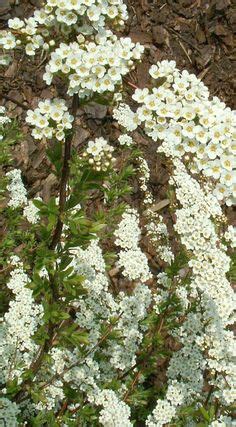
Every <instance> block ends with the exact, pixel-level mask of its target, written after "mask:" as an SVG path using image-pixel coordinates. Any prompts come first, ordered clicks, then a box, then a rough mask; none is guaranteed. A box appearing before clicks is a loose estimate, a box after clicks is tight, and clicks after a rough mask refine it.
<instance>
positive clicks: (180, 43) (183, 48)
mask: <svg viewBox="0 0 236 427" xmlns="http://www.w3.org/2000/svg"><path fill="white" fill-rule="evenodd" d="M179 45H180V47H181V48H182V50H183V51H184V53H185V55H186V56H187V58H188V60H189V62H190V64H192V63H193V61H192V59H191V58H190V56H189V54H188V52H187V50H186V49H185V47H184V45H183V43H182V42H181V41H180V40H179Z"/></svg>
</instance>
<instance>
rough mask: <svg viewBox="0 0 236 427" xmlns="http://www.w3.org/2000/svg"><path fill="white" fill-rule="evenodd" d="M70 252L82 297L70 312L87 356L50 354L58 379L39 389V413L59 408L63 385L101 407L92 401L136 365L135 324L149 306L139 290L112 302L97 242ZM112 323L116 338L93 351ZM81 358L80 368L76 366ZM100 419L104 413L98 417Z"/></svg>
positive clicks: (146, 293)
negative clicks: (41, 393)
mask: <svg viewBox="0 0 236 427" xmlns="http://www.w3.org/2000/svg"><path fill="white" fill-rule="evenodd" d="M70 252H71V255H72V257H73V261H72V264H71V266H73V267H74V269H75V271H76V272H78V273H79V274H81V275H83V276H84V277H85V281H84V287H85V288H86V290H87V294H86V295H85V296H81V297H80V298H79V299H78V300H76V301H74V302H73V306H74V308H75V310H76V322H77V324H78V326H79V327H80V328H82V329H85V330H87V332H88V335H89V336H88V338H89V345H88V347H87V350H90V355H89V356H88V357H86V358H85V359H84V357H83V354H82V353H81V351H80V350H78V349H74V351H70V350H67V349H63V348H53V349H52V350H51V352H50V356H51V358H52V366H51V371H52V372H53V374H55V373H56V374H59V375H60V381H61V383H60V384H59V382H55V381H53V382H52V383H51V384H50V385H48V386H47V387H46V388H45V390H44V404H43V406H41V408H42V409H49V408H58V407H59V405H60V401H62V400H63V384H64V382H66V383H70V384H72V385H73V388H76V389H77V390H78V391H80V392H83V393H86V395H87V398H88V400H89V402H91V403H95V404H97V405H102V401H101V403H97V398H98V396H100V393H101V389H102V388H103V387H104V384H106V383H108V382H109V381H112V379H114V378H116V377H117V373H118V372H121V371H125V370H127V369H130V368H131V367H132V366H133V365H134V364H135V362H136V352H137V349H138V346H139V344H140V342H141V340H142V336H143V335H142V331H143V327H141V326H140V322H141V321H142V320H143V319H144V318H145V317H146V316H147V309H148V307H149V305H150V304H151V291H150V290H149V289H148V287H147V286H145V285H138V286H137V287H136V288H135V290H134V293H133V294H132V295H130V296H127V295H125V294H124V293H122V292H121V293H120V294H118V296H117V297H114V296H113V295H112V294H111V293H110V291H109V281H108V276H107V274H106V265H105V262H104V259H103V255H102V251H101V249H100V247H99V244H98V241H97V240H93V241H92V242H91V243H90V245H89V246H88V248H87V249H86V250H82V249H81V248H72V249H71V250H70ZM116 318H117V322H116V323H115V324H114V326H113V329H114V331H117V332H118V333H119V337H120V339H119V340H118V341H117V340H114V339H110V338H109V337H108V338H107V345H106V346H105V347H104V349H101V348H99V346H98V343H99V340H100V339H101V338H102V336H103V333H104V324H105V325H106V324H108V325H109V324H110V323H111V321H112V319H113V322H114V319H116ZM102 327H103V328H102ZM102 331H103V332H102ZM96 352H99V353H98V354H99V355H101V354H102V362H98V361H97V360H96ZM81 358H82V359H83V363H80V360H81ZM50 375H51V372H50ZM54 386H55V387H56V388H55V387H54ZM114 409H115V408H114ZM116 409H117V408H116ZM127 409H128V407H127ZM104 410H105V408H104ZM105 414H107V415H105ZM106 416H108V412H107V410H106V411H105V412H104V417H106ZM104 420H105V418H104ZM121 420H122V421H123V418H121ZM104 422H105V421H104ZM117 422H118V421H117ZM120 422H121V421H120ZM104 425H105V424H104ZM111 425H112V424H111ZM114 425H115V424H114ZM119 425H122V426H123V424H119Z"/></svg>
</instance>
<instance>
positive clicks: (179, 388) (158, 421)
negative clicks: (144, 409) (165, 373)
mask: <svg viewBox="0 0 236 427" xmlns="http://www.w3.org/2000/svg"><path fill="white" fill-rule="evenodd" d="M184 395H185V391H184V384H181V383H179V382H177V381H172V382H170V384H169V386H168V389H167V392H166V399H165V400H161V399H159V400H158V401H157V404H156V407H155V409H154V410H153V412H152V414H151V415H149V416H148V417H147V420H146V425H147V426H148V427H162V426H163V425H166V424H168V423H170V422H171V421H172V419H173V418H174V417H175V414H176V408H177V407H178V406H179V405H181V404H182V403H183V401H184Z"/></svg>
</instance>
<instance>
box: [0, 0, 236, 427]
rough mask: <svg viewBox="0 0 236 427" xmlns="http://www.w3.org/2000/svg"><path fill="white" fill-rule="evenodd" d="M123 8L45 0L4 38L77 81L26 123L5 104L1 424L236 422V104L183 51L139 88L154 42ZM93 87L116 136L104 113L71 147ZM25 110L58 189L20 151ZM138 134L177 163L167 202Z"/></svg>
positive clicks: (66, 81)
mask: <svg viewBox="0 0 236 427" xmlns="http://www.w3.org/2000/svg"><path fill="white" fill-rule="evenodd" d="M127 17H128V15H127V8H126V6H125V4H123V1H122V0H67V1H65V0H47V1H46V2H45V4H44V6H43V7H42V8H41V9H39V10H36V11H35V12H34V15H33V16H32V17H29V18H25V19H24V20H20V19H19V18H17V17H16V18H14V19H10V20H9V22H8V26H9V29H8V30H4V31H3V32H2V33H1V36H0V45H1V47H2V49H3V56H2V57H4V58H7V55H9V54H14V50H15V51H16V55H19V54H22V52H25V53H26V54H27V55H28V56H29V57H30V58H31V61H32V62H33V61H36V62H37V61H38V59H39V57H40V60H41V61H42V58H43V63H45V73H44V79H45V82H46V83H47V84H48V85H51V84H54V85H57V84H59V85H60V87H62V86H63V87H64V88H65V93H66V92H67V96H66V98H65V99H63V98H60V99H59V98H55V99H42V100H40V101H39V102H38V106H37V107H35V108H34V109H30V108H29V109H28V111H27V112H26V114H25V115H24V116H23V120H22V123H21V124H17V123H16V122H14V121H13V120H12V119H10V118H9V117H8V112H7V110H6V109H5V108H4V107H0V143H1V152H0V166H1V202H2V203H1V206H2V212H1V213H2V224H3V229H4V233H3V234H4V235H3V239H2V241H1V244H0V246H1V261H0V262H1V273H2V279H1V311H2V315H1V316H2V317H1V323H0V335H1V341H0V355H1V357H0V366H1V374H0V384H1V396H0V426H6V427H13V426H52V427H53V426H55V427H56V426H61V427H67V426H68V427H69V426H104V427H131V426H137V427H139V426H149V427H159V426H160V427H161V426H176V427H181V426H189V427H191V426H199V427H201V426H202V427H204V426H210V427H218V426H219V427H228V426H234V425H235V421H234V418H233V405H234V403H235V398H236V392H235V390H236V375H235V372H236V369H235V343H234V335H233V325H234V321H235V314H234V309H235V296H234V292H233V288H232V287H231V283H230V282H231V280H234V278H235V276H236V271H235V256H234V255H233V248H235V246H236V233H235V228H234V227H233V226H232V225H229V224H228V223H227V218H226V216H225V206H227V205H228V206H232V205H233V204H235V197H236V193H235V189H236V173H235V165H236V162H235V147H236V142H235V139H236V138H235V136H236V132H235V121H236V118H235V113H234V112H233V111H231V110H230V108H228V107H226V105H225V104H224V103H223V102H221V101H220V100H219V99H218V98H216V97H213V98H211V96H210V94H209V91H208V89H207V88H206V86H204V84H203V83H202V82H201V81H200V80H199V79H198V78H197V77H196V76H194V75H192V74H189V73H188V72H187V71H186V70H184V71H180V70H178V69H177V67H176V64H175V62H174V61H162V62H158V63H157V64H154V65H152V66H151V68H150V71H149V72H150V76H151V78H152V86H150V87H149V88H144V89H140V88H136V89H135V90H134V91H133V94H132V98H133V99H132V102H129V101H131V100H129V97H128V92H127V90H126V80H125V81H124V76H127V75H128V73H129V72H130V71H131V70H133V69H134V67H135V63H136V62H137V61H139V60H140V59H141V57H142V54H143V52H144V48H143V47H142V46H141V45H140V44H139V43H136V44H135V43H133V42H132V41H131V39H129V38H124V37H120V36H118V35H117V33H116V34H113V32H112V30H115V29H117V28H118V29H120V28H121V26H122V25H123V24H124V21H125V20H126V19H127ZM40 55H41V56H40ZM8 61H10V58H9V56H8V60H6V61H5V63H7V62H8ZM2 63H4V61H2ZM54 77H56V79H54ZM131 86H134V85H131ZM91 102H93V103H94V102H97V103H98V102H100V103H102V104H106V105H107V106H109V109H108V113H109V115H110V116H111V115H112V120H113V121H114V122H115V123H116V125H115V127H116V137H115V138H109V137H108V135H106V132H105V129H103V128H102V124H101V129H100V131H99V132H97V135H95V136H94V137H93V138H91V140H88V141H87V142H86V143H85V144H84V143H83V144H79V147H78V146H77V145H75V144H74V140H75V138H76V133H75V128H76V126H77V123H76V117H77V110H78V108H79V107H81V108H83V107H84V106H86V105H89V104H90V103H91ZM131 105H132V108H131ZM84 114H86V109H85V112H84ZM26 124H27V125H28V129H29V132H30V133H31V135H32V137H33V138H34V139H35V142H36V143H40V141H41V140H42V141H43V143H44V149H45V156H47V158H48V162H50V165H51V171H52V173H54V174H55V176H56V180H57V190H55V191H54V192H53V193H52V194H51V197H50V200H49V201H48V202H45V200H43V199H42V195H41V194H38V195H36V196H35V197H34V198H32V197H29V188H27V186H26V185H25V181H24V174H23V173H22V171H21V170H20V169H18V168H16V165H15V163H14V159H13V155H12V151H11V146H12V144H16V143H17V141H18V139H19V138H21V129H20V128H21V125H23V126H24V127H25V126H26ZM139 134H141V135H142V136H143V135H145V134H146V139H147V141H151V140H152V142H154V143H155V144H156V152H157V156H159V157H160V156H161V158H162V162H164V163H165V165H166V168H167V170H168V174H169V182H168V199H167V200H164V201H163V200H157V199H156V196H155V194H154V193H153V192H152V187H151V185H150V173H151V172H152V171H150V169H149V164H148V159H147V158H145V153H144V152H143V151H142V150H141V147H140V145H139V142H138V138H137V135H139ZM114 139H115V140H114ZM150 143H151V142H150ZM121 160H122V161H121ZM134 183H136V186H137V183H138V187H139V189H140V194H141V196H140V197H141V201H140V203H139V204H138V205H137V203H133V199H132V194H133V187H134ZM98 201H99V203H98ZM164 206H165V209H166V212H167V213H166V214H165V215H164V214H163V213H162V212H163V211H162V208H163V207H164ZM19 248H20V250H19ZM150 248H151V252H152V253H153V254H154V259H155V260H156V264H155V266H158V268H156V267H155V268H154V266H153V263H152V262H151V258H150V255H149V253H150V251H149V250H148V249H150ZM117 276H118V277H119V279H120V280H119V281H117V279H116V277H117Z"/></svg>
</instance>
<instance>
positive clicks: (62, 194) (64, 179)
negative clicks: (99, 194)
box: [49, 94, 78, 250]
mask: <svg viewBox="0 0 236 427" xmlns="http://www.w3.org/2000/svg"><path fill="white" fill-rule="evenodd" d="M77 108H78V94H74V95H73V100H72V108H71V114H72V115H73V116H74V123H75V116H76V112H77ZM72 139H73V131H72V132H71V133H70V134H69V135H68V137H67V138H66V140H65V149H64V160H63V167H62V174H61V182H60V190H59V216H58V220H57V224H56V227H55V230H54V233H53V237H52V241H51V243H50V245H49V249H53V250H54V249H55V248H56V246H57V245H58V243H59V241H60V238H61V233H62V228H63V220H62V216H63V213H64V210H65V205H66V187H67V183H68V179H69V174H70V159H71V145H72Z"/></svg>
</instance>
